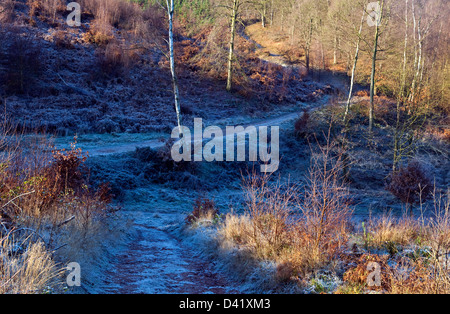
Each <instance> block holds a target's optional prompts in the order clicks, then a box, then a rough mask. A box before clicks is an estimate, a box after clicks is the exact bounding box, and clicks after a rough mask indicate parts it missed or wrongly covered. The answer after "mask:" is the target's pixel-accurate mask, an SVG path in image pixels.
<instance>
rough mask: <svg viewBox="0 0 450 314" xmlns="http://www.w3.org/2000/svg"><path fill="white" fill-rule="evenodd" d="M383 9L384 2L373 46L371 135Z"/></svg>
mask: <svg viewBox="0 0 450 314" xmlns="http://www.w3.org/2000/svg"><path fill="white" fill-rule="evenodd" d="M383 7H384V0H383V2H382V3H381V9H380V12H379V13H380V16H379V17H378V20H377V23H376V25H375V39H374V44H373V53H372V73H371V75H370V109H369V133H372V130H373V120H374V107H375V104H374V97H375V74H376V64H377V53H378V38H379V36H380V23H381V19H382V17H383Z"/></svg>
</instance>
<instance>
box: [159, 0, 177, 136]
mask: <svg viewBox="0 0 450 314" xmlns="http://www.w3.org/2000/svg"><path fill="white" fill-rule="evenodd" d="M159 4H160V6H161V7H163V9H164V10H165V11H166V13H167V19H168V22H169V27H168V33H169V39H168V41H167V43H168V46H169V63H170V73H171V76H172V87H173V96H174V102H175V112H176V116H177V124H178V129H179V132H180V134H181V133H182V128H181V109H180V92H179V87H178V77H177V74H176V71H175V56H174V55H175V54H174V39H173V18H174V13H175V4H174V0H165V2H160V1H159Z"/></svg>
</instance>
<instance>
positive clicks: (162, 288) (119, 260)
mask: <svg viewBox="0 0 450 314" xmlns="http://www.w3.org/2000/svg"><path fill="white" fill-rule="evenodd" d="M152 220H153V223H152ZM154 220H155V219H153V218H152V217H151V216H150V215H143V216H142V217H141V218H139V219H138V220H137V221H136V222H135V226H134V227H135V229H136V230H135V231H136V232H135V236H134V237H133V239H132V241H130V243H129V244H128V245H127V246H126V247H125V249H123V250H121V251H119V252H117V253H116V256H115V258H114V259H113V262H112V265H110V266H111V267H110V268H109V270H108V271H107V273H106V274H104V275H105V278H104V282H103V287H102V290H103V291H102V292H103V293H114V294H142V293H143V294H172V293H173V294H207V293H214V294H236V293H239V291H238V290H236V289H235V288H230V283H229V282H228V281H227V280H226V279H225V278H224V277H223V276H222V275H221V274H218V273H217V272H215V271H214V270H213V268H214V265H212V264H211V263H210V262H208V261H204V260H202V259H201V258H199V257H197V256H195V253H194V252H192V251H191V250H190V249H189V248H187V247H186V246H185V245H183V243H182V241H179V240H178V239H177V238H175V237H174V236H173V235H171V234H170V233H169V232H167V231H164V230H162V229H159V228H158V227H157V226H155V223H157V222H155V221H154Z"/></svg>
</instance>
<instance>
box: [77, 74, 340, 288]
mask: <svg viewBox="0 0 450 314" xmlns="http://www.w3.org/2000/svg"><path fill="white" fill-rule="evenodd" d="M329 79H330V80H331V81H333V83H334V84H338V86H335V87H338V88H341V87H342V86H343V83H344V81H343V80H342V79H340V78H331V77H330V78H329ZM335 80H336V82H334V81H335ZM327 103H328V96H324V97H323V98H322V100H321V101H319V102H317V103H315V104H310V108H309V109H310V110H314V109H317V108H319V107H321V106H324V105H326V104H327ZM298 117H299V113H298V112H294V113H286V114H283V115H281V116H278V117H273V118H267V119H264V120H256V121H248V122H247V123H246V124H245V125H243V126H244V127H245V126H249V125H253V126H255V127H261V126H280V125H282V124H284V123H286V122H289V121H292V120H294V119H296V118H298ZM224 134H225V133H224ZM163 145H164V142H163V141H160V140H146V141H141V142H133V143H122V144H116V145H110V146H108V145H104V146H101V147H95V146H94V147H91V148H89V147H86V148H85V150H87V151H89V155H90V156H91V157H95V156H108V155H114V154H121V153H127V152H132V151H134V150H135V149H136V148H142V147H150V148H153V149H157V148H160V147H162V146H163ZM156 211H157V209H150V210H149V212H145V213H144V212H132V213H131V215H132V216H133V217H132V218H133V220H134V225H133V227H134V231H135V232H134V233H133V234H134V235H133V236H132V238H131V239H129V242H128V243H127V245H125V247H124V248H123V249H121V250H118V251H117V252H116V253H115V256H114V259H113V261H112V265H109V266H110V267H111V266H112V267H111V268H109V269H108V271H107V272H106V273H105V274H104V280H103V283H102V288H101V291H99V292H100V293H120V294H139V293H145V294H147V293H148V294H158V293H159V294H160V293H164V294H170V293H177V294H178V293H180V294H183V293H188V294H205V293H215V294H224V293H226V294H230V293H231V294H235V293H240V289H239V287H238V286H236V285H233V283H232V282H230V281H229V280H227V279H226V278H225V277H224V276H223V275H221V274H220V273H218V272H217V271H215V269H214V268H215V267H214V264H213V263H212V262H209V261H205V260H204V259H202V258H201V257H200V256H197V255H196V253H195V252H194V251H196V250H192V248H191V247H189V244H186V243H184V242H183V241H180V240H179V239H178V238H177V237H175V236H174V235H173V234H172V233H171V232H169V231H168V229H169V228H168V226H171V225H172V226H173V225H174V224H180V223H182V219H181V222H180V215H179V214H177V213H176V212H166V213H158V212H156Z"/></svg>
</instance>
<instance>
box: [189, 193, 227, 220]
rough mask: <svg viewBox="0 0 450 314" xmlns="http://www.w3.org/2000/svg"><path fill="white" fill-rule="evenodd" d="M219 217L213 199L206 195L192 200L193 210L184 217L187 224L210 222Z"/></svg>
mask: <svg viewBox="0 0 450 314" xmlns="http://www.w3.org/2000/svg"><path fill="white" fill-rule="evenodd" d="M218 217H219V210H218V209H217V208H216V204H215V202H214V201H213V200H211V199H208V198H206V197H198V198H197V199H196V200H195V202H194V210H193V211H192V213H191V214H190V215H188V216H187V217H186V222H187V223H188V224H193V223H201V222H204V221H208V222H212V221H214V220H216V219H217V218H218Z"/></svg>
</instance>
